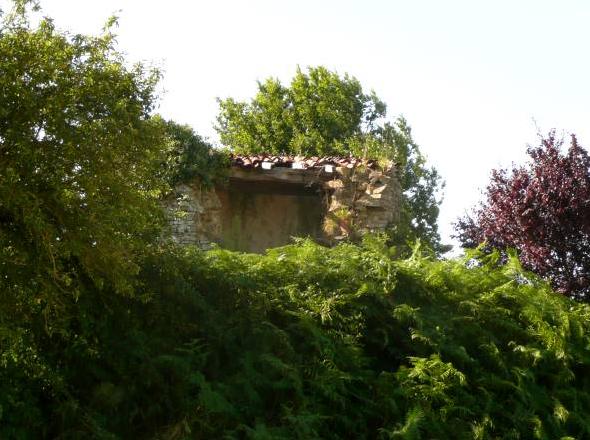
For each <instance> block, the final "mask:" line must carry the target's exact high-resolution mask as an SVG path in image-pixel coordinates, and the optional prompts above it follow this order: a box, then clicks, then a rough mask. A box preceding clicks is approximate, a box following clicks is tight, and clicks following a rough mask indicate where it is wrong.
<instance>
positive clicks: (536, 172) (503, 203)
mask: <svg viewBox="0 0 590 440" xmlns="http://www.w3.org/2000/svg"><path fill="white" fill-rule="evenodd" d="M562 144H563V141H561V140H559V139H557V138H556V135H555V132H554V131H552V132H550V133H549V135H548V136H547V137H546V138H542V139H541V145H540V146H539V147H537V148H532V147H529V149H528V154H529V156H530V157H531V161H530V162H529V163H527V164H526V165H524V166H520V167H514V168H513V169H512V171H511V172H508V171H507V170H494V171H493V172H492V177H491V182H490V184H489V185H488V187H487V191H486V194H485V198H486V199H485V201H484V202H482V203H481V204H480V206H479V207H478V208H476V209H475V211H474V213H473V215H472V216H467V217H464V218H462V219H460V220H459V222H458V223H457V225H456V230H457V233H458V238H459V240H460V241H461V242H462V244H463V245H464V246H466V247H475V246H477V245H479V244H480V243H482V242H485V243H486V245H487V247H488V248H498V249H506V248H507V247H511V248H516V249H517V250H518V252H519V255H520V258H521V260H522V262H523V264H524V265H525V267H527V268H528V269H529V270H532V271H534V272H536V273H537V274H539V275H541V276H543V277H547V278H548V279H549V280H550V281H551V282H552V284H553V285H554V287H555V288H556V289H558V290H559V291H560V292H562V293H564V294H566V295H571V296H574V297H577V298H581V299H585V300H588V299H589V297H590V222H589V221H588V219H590V157H589V156H588V153H587V151H586V150H584V149H583V148H582V147H581V146H580V145H579V144H578V141H577V140H576V137H575V136H572V138H571V143H570V146H569V149H568V150H567V152H565V153H564V152H562V151H561V147H562Z"/></svg>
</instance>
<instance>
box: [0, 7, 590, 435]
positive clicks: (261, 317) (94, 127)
mask: <svg viewBox="0 0 590 440" xmlns="http://www.w3.org/2000/svg"><path fill="white" fill-rule="evenodd" d="M28 3H29V2H27V1H17V2H16V6H17V10H16V13H15V14H14V15H12V17H11V18H9V19H8V20H7V21H6V22H5V24H4V25H3V27H2V28H1V30H0V65H2V67H3V75H2V76H0V100H1V103H2V105H0V115H1V117H0V153H1V155H0V176H1V179H0V292H1V295H0V438H2V439H38V438H61V439H79V438H98V439H117V438H123V439H127V438H152V439H210V438H226V439H280V438H285V439H292V438H299V439H313V438H322V439H324V438H325V439H330V438H334V439H337V438H351V437H353V438H360V439H362V438H371V439H373V438H380V439H393V438H405V439H413V438H414V439H417V438H541V439H544V438H545V439H555V438H589V437H590V422H589V419H588V417H587V415H588V414H590V383H589V381H590V374H589V373H590V351H589V349H588V347H590V336H589V335H590V332H589V330H590V328H589V327H590V319H589V318H590V306H588V305H585V304H579V303H575V302H573V301H571V300H568V299H567V298H564V297H562V296H560V295H556V294H555V293H553V292H552V291H551V289H550V287H549V286H548V285H546V284H545V283H543V282H542V281H541V280H539V279H537V278H535V277H534V276H533V275H531V274H528V273H525V272H523V271H522V270H521V268H520V267H519V263H518V261H517V259H516V258H515V257H514V256H510V255H509V257H510V258H509V259H508V264H504V265H501V264H499V263H500V262H501V261H502V258H503V257H502V256H501V255H499V254H498V253H491V254H489V255H475V254H473V255H471V256H468V257H467V258H465V259H463V260H454V261H437V260H434V259H429V258H426V257H423V256H420V253H419V252H418V251H416V252H415V254H414V255H413V256H412V257H411V258H409V259H405V260H397V261H396V260H394V259H393V258H392V255H396V254H397V251H396V249H394V248H389V247H388V246H386V245H385V241H384V240H383V239H380V238H376V237H370V236H367V237H365V239H364V242H363V243H362V244H361V245H353V244H342V245H340V246H338V247H335V248H332V249H328V248H324V247H321V246H319V245H317V244H314V243H312V242H309V241H299V242H298V243H296V244H294V245H290V246H286V247H283V248H279V249H274V250H270V251H269V252H268V253H267V255H247V254H239V253H233V252H229V251H223V250H213V251H210V252H202V251H199V250H197V249H195V248H185V249H180V248H176V247H174V246H172V245H167V244H165V243H163V242H162V240H160V239H159V238H158V237H159V236H160V235H159V234H160V225H161V223H162V214H161V212H160V210H159V209H158V206H157V200H158V197H159V196H161V195H162V194H164V193H165V192H166V191H167V190H168V189H169V183H171V182H174V180H175V179H176V177H172V178H171V177H170V176H174V175H175V174H174V172H169V171H170V170H175V168H174V167H175V166H177V165H178V164H182V163H183V162H182V161H183V160H184V159H182V160H179V161H178V162H174V163H173V164H171V165H170V168H166V167H164V171H162V167H161V165H162V163H163V162H165V161H166V158H167V157H168V158H169V157H184V156H183V154H185V153H186V152H187V151H188V150H186V149H185V146H182V145H180V146H179V145H177V146H176V147H178V149H177V150H176V152H175V151H174V148H176V147H175V146H174V145H172V146H171V138H170V132H169V131H168V132H167V131H166V126H165V124H164V123H163V122H162V121H161V120H160V119H158V118H154V117H153V116H151V106H152V103H153V100H154V95H153V91H154V84H155V79H156V77H157V74H156V73H154V72H149V71H146V70H145V69H143V68H142V67H141V66H138V67H136V68H135V69H129V68H128V67H126V66H125V64H124V63H123V62H122V59H121V57H120V55H119V54H118V53H117V52H116V51H115V50H114V49H113V36H112V35H111V34H110V33H109V32H108V30H107V32H106V33H105V35H103V36H100V37H83V36H72V35H67V34H63V33H60V32H58V31H56V30H55V28H54V26H53V24H52V22H51V21H48V20H44V21H42V22H41V23H40V25H39V26H38V27H35V28H33V29H32V28H31V27H30V26H29V24H28V22H27V20H26V14H25V8H26V6H27V4H28ZM172 127H173V128H174V127H175V126H174V125H172ZM179 133H180V135H179V136H178V139H179V142H181V141H182V140H183V139H184V140H186V141H187V142H188V144H189V146H188V147H187V148H189V150H190V149H191V148H193V147H194V149H195V151H201V152H202V151H207V149H206V148H201V146H202V145H201V144H200V143H199V142H200V141H199V139H196V138H195V137H194V133H192V132H191V131H190V130H188V129H185V128H182V127H181V128H180V129H179ZM193 141H194V142H196V144H194V145H193V144H192V142H193ZM182 142H183V141H182ZM191 145H192V146H191ZM187 154H188V153H187ZM191 154H192V153H191ZM199 154H200V153H199ZM188 156H190V154H188ZM203 160H205V159H203ZM202 163H207V161H206V160H205V162H202ZM176 169H178V168H176ZM187 172H193V171H191V170H189V171H187ZM195 172H197V173H198V172H201V171H200V170H198V169H197V170H196V171H195ZM476 257H477V258H476Z"/></svg>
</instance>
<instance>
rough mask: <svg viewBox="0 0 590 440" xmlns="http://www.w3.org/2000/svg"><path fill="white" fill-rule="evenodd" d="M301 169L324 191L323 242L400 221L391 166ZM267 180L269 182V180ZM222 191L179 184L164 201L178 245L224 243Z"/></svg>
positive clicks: (398, 192) (398, 191) (398, 196)
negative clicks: (321, 170) (328, 169)
mask: <svg viewBox="0 0 590 440" xmlns="http://www.w3.org/2000/svg"><path fill="white" fill-rule="evenodd" d="M304 171H306V172H309V173H316V174H314V176H316V175H317V182H316V184H317V185H318V187H319V188H320V190H321V191H323V192H324V197H323V201H322V202H319V203H325V204H326V206H325V207H324V210H325V213H326V215H325V217H324V221H323V225H321V227H322V229H323V235H324V237H323V239H324V241H326V242H331V243H336V242H338V241H339V240H342V239H346V238H349V237H354V236H358V235H359V234H362V233H365V232H380V231H384V230H385V229H386V228H387V227H388V226H390V225H392V224H396V223H397V222H399V218H400V207H401V189H400V184H399V179H398V178H397V175H396V168H395V167H394V166H391V165H390V166H387V167H385V168H382V169H378V170H376V169H369V168H365V167H361V166H359V167H353V168H346V167H339V168H336V169H335V170H334V172H333V173H329V174H328V173H325V172H321V173H317V170H304ZM250 172H251V173H264V172H266V171H262V170H252V171H248V173H250ZM240 175H241V176H243V175H244V170H240ZM230 177H231V173H230ZM252 178H253V179H254V180H255V178H256V174H252ZM266 184H267V185H273V182H268V183H266ZM224 191H225V189H224V188H218V190H217V191H216V190H215V189H214V188H209V189H206V188H203V187H201V185H200V184H199V183H198V182H193V183H191V184H182V185H179V186H178V187H177V188H176V190H175V192H174V193H173V194H171V195H170V196H169V197H168V198H166V199H165V200H164V202H163V204H164V207H165V208H166V211H167V215H168V218H169V222H170V229H171V230H170V232H171V237H172V239H173V240H174V241H176V242H177V243H179V244H182V245H188V244H192V245H197V246H199V247H202V248H208V247H210V245H211V243H214V242H215V243H221V244H222V241H223V236H224V231H223V228H224V223H225V224H226V225H227V223H228V222H227V219H224V215H226V214H225V213H227V211H228V210H227V207H225V208H224V206H223V204H222V201H221V200H220V197H219V195H223V192H224ZM224 200H226V199H225V198H224ZM318 200H322V199H321V198H318ZM251 215H252V214H251ZM261 215H265V213H261ZM226 235H227V234H226ZM285 244H286V243H285ZM252 250H254V249H252ZM255 250H256V251H259V249H255Z"/></svg>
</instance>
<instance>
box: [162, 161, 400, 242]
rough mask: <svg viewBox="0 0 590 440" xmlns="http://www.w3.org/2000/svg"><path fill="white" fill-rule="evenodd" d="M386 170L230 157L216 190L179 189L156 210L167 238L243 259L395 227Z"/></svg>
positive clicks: (395, 206)
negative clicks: (163, 215)
mask: <svg viewBox="0 0 590 440" xmlns="http://www.w3.org/2000/svg"><path fill="white" fill-rule="evenodd" d="M400 201H401V190H400V186H399V181H398V178H397V175H396V168H395V167H394V166H393V165H392V164H387V165H385V166H379V165H378V164H377V163H376V162H375V161H363V160H359V159H354V158H308V159H305V158H300V157H288V156H234V157H232V165H231V169H230V172H229V179H228V181H227V182H226V184H224V185H218V186H216V187H215V188H209V189H205V188H203V187H202V186H201V185H200V183H199V182H198V181H194V182H190V183H186V184H182V185H179V186H178V187H177V188H176V190H175V192H174V194H171V195H170V196H169V197H168V198H167V199H165V201H164V204H165V207H166V209H167V213H168V216H169V219H170V225H171V231H170V232H171V235H172V239H173V240H175V241H176V242H178V243H180V244H194V245H198V246H200V247H203V248H207V247H209V246H210V245H211V243H218V244H219V245H221V246H222V247H226V248H229V249H233V250H240V251H247V252H263V251H264V250H266V249H267V248H270V247H275V246H281V245H284V244H287V243H289V242H290V241H291V240H292V237H311V238H313V239H314V240H317V241H319V242H322V243H326V244H334V243H336V242H338V241H339V240H342V239H345V238H348V237H351V236H354V235H357V234H362V233H364V232H368V231H372V232H376V231H383V230H385V229H386V228H387V227H388V226H390V225H394V224H395V223H397V222H398V221H399V212H400Z"/></svg>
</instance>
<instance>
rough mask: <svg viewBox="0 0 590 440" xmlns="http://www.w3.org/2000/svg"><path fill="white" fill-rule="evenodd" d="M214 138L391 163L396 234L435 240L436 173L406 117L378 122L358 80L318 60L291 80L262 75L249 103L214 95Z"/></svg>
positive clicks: (245, 149) (275, 150)
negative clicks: (398, 201)
mask: <svg viewBox="0 0 590 440" xmlns="http://www.w3.org/2000/svg"><path fill="white" fill-rule="evenodd" d="M218 102H219V108H220V111H219V115H218V118H217V121H218V125H217V127H216V128H217V131H218V132H219V135H220V138H221V142H222V143H223V144H224V145H226V146H227V147H229V148H230V149H232V150H233V151H235V152H238V153H246V154H251V153H272V154H287V153H288V154H300V155H306V156H314V155H318V156H329V155H353V156H358V157H369V158H372V159H384V160H393V161H394V162H395V163H396V164H397V165H398V170H399V172H400V180H401V186H402V190H403V192H404V200H403V213H402V218H403V221H402V223H401V224H400V225H398V226H397V229H396V231H395V240H396V241H397V242H400V243H404V242H406V241H408V240H414V239H417V238H419V239H421V240H423V241H424V242H425V243H426V244H428V245H429V246H431V247H433V248H434V249H435V250H437V251H440V250H442V249H443V247H442V246H440V237H439V235H438V227H437V224H436V221H437V218H438V212H439V204H440V198H439V196H440V194H439V192H440V189H441V187H442V183H441V179H440V176H439V175H438V173H437V171H436V169H434V168H431V167H428V166H427V164H426V160H425V158H424V156H423V154H422V153H421V151H420V148H419V146H418V145H417V144H416V142H415V141H414V140H413V138H412V133H411V129H410V126H409V125H408V123H407V121H406V120H405V119H404V118H402V117H399V118H397V120H395V122H393V123H390V122H386V121H385V117H386V105H385V103H384V102H383V101H381V100H380V99H379V98H378V97H377V95H376V94H375V93H374V92H370V93H365V92H364V91H363V89H362V87H361V84H360V83H359V81H358V80H357V79H356V78H354V77H351V76H349V75H344V76H343V77H341V76H339V75H338V74H337V73H335V72H332V71H330V70H328V69H326V68H325V67H321V66H320V67H310V68H308V69H307V72H304V71H302V70H301V69H299V68H298V69H297V72H296V73H295V76H294V78H293V80H292V81H291V84H290V86H288V87H287V86H285V85H283V84H282V83H281V82H280V81H279V80H278V79H275V78H269V79H267V80H266V81H264V82H259V83H258V92H257V94H256V96H255V97H254V98H253V99H252V100H251V101H250V102H242V101H236V100H234V99H232V98H227V99H224V100H218Z"/></svg>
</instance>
